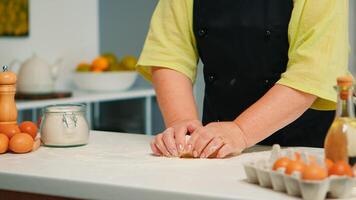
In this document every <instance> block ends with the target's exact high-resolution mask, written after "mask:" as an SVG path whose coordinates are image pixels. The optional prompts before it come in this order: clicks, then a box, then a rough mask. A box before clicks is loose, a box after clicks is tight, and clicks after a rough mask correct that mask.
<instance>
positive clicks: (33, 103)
mask: <svg viewBox="0 0 356 200" xmlns="http://www.w3.org/2000/svg"><path fill="white" fill-rule="evenodd" d="M151 96H155V91H154V89H152V88H132V89H130V90H127V91H119V92H86V91H80V90H76V91H73V96H72V97H69V98H61V99H49V100H25V101H24V100H17V101H16V106H17V109H18V110H24V109H33V108H42V107H44V106H47V105H53V104H68V103H91V102H99V101H100V102H103V101H113V100H123V99H133V98H141V97H151Z"/></svg>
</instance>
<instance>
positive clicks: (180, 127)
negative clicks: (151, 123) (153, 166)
mask: <svg viewBox="0 0 356 200" xmlns="http://www.w3.org/2000/svg"><path fill="white" fill-rule="evenodd" d="M199 127H202V124H201V122H200V121H199V120H183V121H179V122H177V123H174V124H173V125H172V126H170V127H169V128H167V129H166V130H165V131H163V132H162V133H159V134H158V135H156V136H155V138H154V139H153V140H152V141H151V144H150V145H151V149H152V152H153V154H155V155H157V156H167V157H172V156H174V157H178V156H180V155H181V154H182V153H183V151H184V149H185V144H186V140H185V135H186V134H187V133H192V132H193V131H194V130H195V129H197V128H199Z"/></svg>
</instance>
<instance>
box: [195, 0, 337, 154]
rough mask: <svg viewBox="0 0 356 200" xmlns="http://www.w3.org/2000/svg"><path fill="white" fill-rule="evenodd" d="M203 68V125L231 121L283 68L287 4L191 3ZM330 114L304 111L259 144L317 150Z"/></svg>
mask: <svg viewBox="0 0 356 200" xmlns="http://www.w3.org/2000/svg"><path fill="white" fill-rule="evenodd" d="M193 1H194V10H193V30H194V35H195V38H196V41H197V47H198V52H199V56H200V59H201V60H202V62H203V63H204V80H205V85H206V86H205V97H204V111H203V123H204V124H207V123H209V122H213V121H231V120H234V119H235V118H236V117H237V116H238V115H239V114H241V113H242V112H243V111H244V110H245V109H246V108H248V107H249V106H251V105H252V104H253V103H254V102H256V101H257V100H258V99H259V98H261V97H262V96H263V95H264V94H265V93H266V92H267V91H268V90H269V89H270V88H271V87H272V86H273V85H274V84H275V82H276V81H278V80H279V79H280V77H281V74H282V73H283V72H284V71H285V70H286V66H287V62H288V48H289V43H288V24H289V21H290V17H291V13H292V10H293V0H220V1H217V0H193ZM333 118H334V111H316V110H311V109H309V110H308V111H306V112H305V113H304V114H303V115H302V116H301V117H300V118H299V119H297V120H296V121H295V122H293V123H292V124H290V125H288V126H287V127H285V128H283V129H281V130H280V131H278V132H276V133H274V134H273V135H272V136H270V137H269V138H267V139H265V140H264V141H262V142H261V144H267V145H272V144H275V143H278V144H280V145H283V146H311V147H322V146H323V141H324V138H325V135H326V132H327V130H328V128H329V126H330V124H331V122H332V120H333Z"/></svg>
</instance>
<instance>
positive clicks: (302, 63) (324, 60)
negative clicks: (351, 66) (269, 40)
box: [277, 0, 350, 110]
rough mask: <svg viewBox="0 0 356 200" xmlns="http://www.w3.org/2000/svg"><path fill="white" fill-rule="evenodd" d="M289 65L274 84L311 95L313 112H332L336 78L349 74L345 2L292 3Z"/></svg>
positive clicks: (297, 0)
mask: <svg viewBox="0 0 356 200" xmlns="http://www.w3.org/2000/svg"><path fill="white" fill-rule="evenodd" d="M288 34H289V44H290V47H289V52H288V56H289V62H288V66H287V70H286V72H284V73H283V74H282V76H281V79H280V80H279V81H278V82H277V84H281V85H286V86H288V87H291V88H294V89H297V90H300V91H303V92H306V93H310V94H314V95H316V96H317V97H318V98H317V100H316V101H315V102H314V104H313V105H312V108H313V109H317V110H331V109H335V106H336V104H335V102H336V96H337V95H336V92H335V91H334V88H333V86H334V85H336V78H337V77H338V76H341V75H346V74H350V72H349V71H348V54H349V43H348V0H295V1H294V9H293V12H292V17H291V20H290V24H289V30H288Z"/></svg>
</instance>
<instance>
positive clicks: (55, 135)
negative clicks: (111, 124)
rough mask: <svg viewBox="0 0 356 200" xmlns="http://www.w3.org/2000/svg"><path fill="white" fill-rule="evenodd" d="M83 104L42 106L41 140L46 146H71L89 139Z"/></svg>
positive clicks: (81, 143)
mask: <svg viewBox="0 0 356 200" xmlns="http://www.w3.org/2000/svg"><path fill="white" fill-rule="evenodd" d="M85 116H86V106H85V105H83V104H63V105H52V106H47V107H45V108H44V111H43V117H42V122H41V130H40V131H41V140H42V143H43V144H44V145H46V146H54V147H71V146H80V145H85V144H87V143H88V141H89V125H88V122H87V120H86V117H85Z"/></svg>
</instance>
